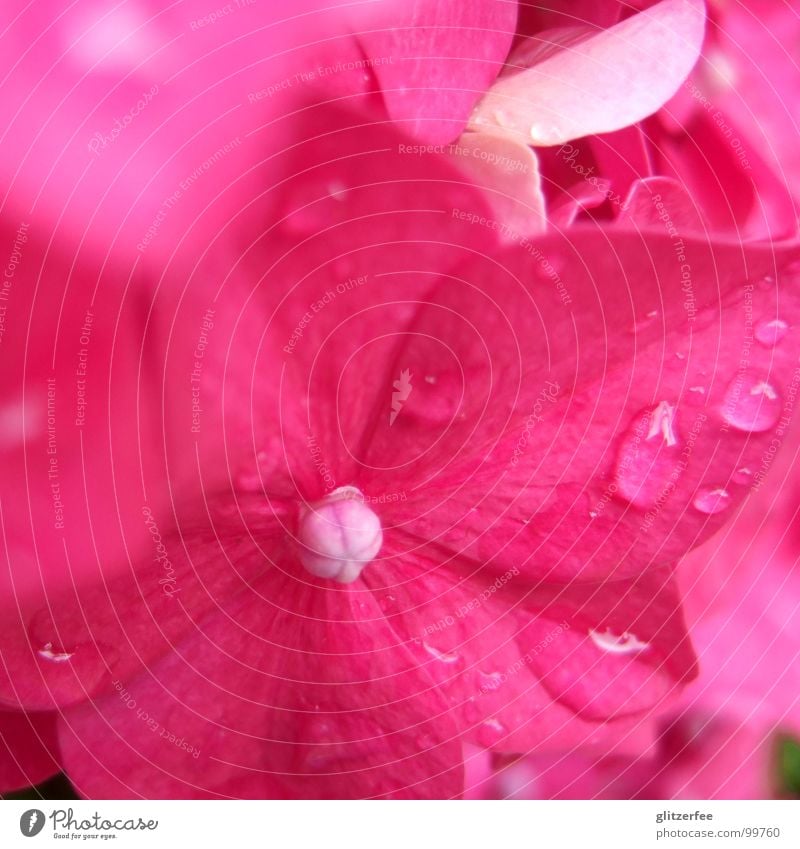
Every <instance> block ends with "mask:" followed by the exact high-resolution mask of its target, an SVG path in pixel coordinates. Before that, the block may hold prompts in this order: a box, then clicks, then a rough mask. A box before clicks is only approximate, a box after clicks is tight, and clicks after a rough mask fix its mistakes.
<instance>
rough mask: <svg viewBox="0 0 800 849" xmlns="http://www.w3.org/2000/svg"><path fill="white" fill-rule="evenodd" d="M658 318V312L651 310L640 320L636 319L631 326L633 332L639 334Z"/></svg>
mask: <svg viewBox="0 0 800 849" xmlns="http://www.w3.org/2000/svg"><path fill="white" fill-rule="evenodd" d="M657 318H658V310H651V311H650V312H649V313H647V314H646V315H644V316H643V317H642V318H640V319H638V320H637V321H635V322H634V324H633V332H634V333H641V332H642V331H643V330H645V329H647V328H648V327H650V325H652V324H653V322H654V321H655V320H656V319H657Z"/></svg>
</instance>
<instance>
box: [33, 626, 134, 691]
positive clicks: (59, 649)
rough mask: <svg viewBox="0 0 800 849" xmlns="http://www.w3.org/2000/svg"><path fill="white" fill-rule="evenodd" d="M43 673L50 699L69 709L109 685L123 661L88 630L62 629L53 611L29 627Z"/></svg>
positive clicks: (44, 686) (42, 678) (41, 682)
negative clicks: (117, 664)
mask: <svg viewBox="0 0 800 849" xmlns="http://www.w3.org/2000/svg"><path fill="white" fill-rule="evenodd" d="M28 637H29V639H30V643H31V645H32V646H36V655H37V657H38V660H39V669H40V670H41V676H42V677H41V680H40V682H39V686H40V687H43V688H44V692H45V693H46V696H47V698H49V699H52V700H53V701H54V702H56V703H58V704H61V705H66V704H70V703H72V702H75V701H83V700H85V699H86V698H87V697H89V696H92V695H94V694H95V693H96V692H97V691H98V690H99V689H100V687H101V686H102V685H103V684H104V683H107V682H108V680H109V678H110V676H111V674H112V669H113V668H114V666H115V664H116V663H117V661H118V659H119V653H118V652H117V650H116V649H114V648H113V647H111V646H109V645H107V644H106V643H103V642H101V641H100V640H98V639H96V637H95V635H94V634H90V633H88V632H86V631H85V629H82V628H80V627H79V628H78V632H76V630H75V628H74V627H72V625H68V626H65V627H64V628H58V627H57V625H56V623H55V622H54V621H53V619H52V617H51V615H50V612H49V610H47V609H43V610H40V611H39V612H38V613H36V614H35V615H34V616H33V618H32V619H31V621H30V623H29V625H28Z"/></svg>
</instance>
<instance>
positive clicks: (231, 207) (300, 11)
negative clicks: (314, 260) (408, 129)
mask: <svg viewBox="0 0 800 849" xmlns="http://www.w3.org/2000/svg"><path fill="white" fill-rule="evenodd" d="M318 6H319V4H317V3H315V2H313V0H310V2H308V3H302V4H298V5H297V6H295V7H294V9H293V14H292V16H291V20H282V18H283V17H284V16H283V15H282V14H281V13H279V12H278V10H277V8H276V7H275V6H274V5H273V4H269V3H266V4H265V3H252V4H242V5H241V7H238V8H236V9H235V10H234V11H233V12H232V13H223V14H219V15H217V16H216V18H215V19H213V20H212V18H211V17H210V15H209V9H208V7H207V5H206V4H202V3H196V2H191V3H183V4H181V6H180V8H179V9H178V8H177V7H168V8H164V7H163V5H162V4H159V3H153V2H149V0H148V2H141V3H137V4H135V5H134V4H130V3H128V4H122V5H119V6H113V5H112V4H109V3H106V2H102V0H87V2H83V3H80V4H77V5H75V6H72V7H69V8H65V7H64V6H63V5H62V4H60V3H56V2H51V0H45V2H43V3H38V4H37V6H36V8H35V9H34V8H33V7H25V8H22V9H11V8H7V7H6V6H4V13H3V15H2V20H0V29H2V31H3V33H4V36H3V43H4V48H5V49H4V51H3V55H2V58H0V80H2V82H0V93H2V98H3V104H4V108H5V112H6V115H7V120H6V122H5V125H4V131H3V132H2V134H0V176H1V177H2V179H3V184H4V186H5V187H6V192H7V196H6V201H7V202H8V203H9V204H10V206H9V207H8V209H9V212H11V213H13V215H14V216H19V217H25V216H28V217H29V218H31V219H32V220H34V221H35V222H36V223H37V224H38V225H39V226H40V227H41V228H43V229H45V230H46V231H47V232H51V231H55V232H57V233H58V234H59V236H60V237H63V238H67V239H70V240H71V241H72V243H74V244H81V243H86V244H87V245H89V246H93V247H94V248H95V249H96V250H98V251H100V252H102V255H104V254H105V253H106V251H109V250H110V251H112V252H113V253H114V255H115V256H116V257H117V259H119V258H120V257H124V258H125V259H126V260H127V261H128V262H131V261H133V260H140V261H152V259H153V258H155V257H158V256H160V257H162V258H163V257H164V256H170V255H171V254H172V252H173V250H174V249H175V246H176V244H179V243H180V240H181V239H182V238H183V237H184V236H185V235H186V233H187V231H189V230H190V229H194V230H195V231H196V234H197V238H198V239H199V240H200V241H201V242H208V241H211V239H213V237H214V236H215V235H216V229H217V228H218V224H219V221H224V220H227V219H228V218H229V217H230V216H232V215H235V214H236V213H237V212H238V211H240V209H241V208H242V206H243V205H244V204H246V203H247V201H248V200H250V199H251V197H250V187H252V186H254V185H255V183H254V182H252V181H251V180H249V179H248V176H249V173H250V169H252V168H253V167H255V166H256V164H257V163H259V162H263V161H265V160H266V159H268V157H269V154H270V152H274V151H276V150H280V149H281V146H282V144H283V143H285V141H286V137H285V135H284V129H283V128H284V126H285V125H284V124H281V122H280V121H277V122H275V119H279V118H281V117H283V116H284V115H285V114H286V113H287V111H290V110H288V109H287V106H286V104H287V102H290V103H291V104H292V107H291V108H292V109H293V108H294V104H296V103H297V102H298V101H300V100H303V99H305V98H307V97H309V96H312V94H313V92H314V89H315V88H316V87H319V86H322V87H324V82H321V81H320V80H319V79H318V78H315V79H312V80H309V81H308V82H306V80H305V79H301V78H300V77H299V76H297V75H298V74H299V73H300V72H301V71H303V72H305V71H307V69H308V67H309V62H308V53H307V51H303V50H298V51H297V52H295V51H293V48H294V47H296V46H299V45H303V44H306V43H307V41H308V40H309V39H312V40H313V32H315V31H317V30H316V28H317V27H319V30H318V31H319V32H322V31H325V34H326V36H328V37H330V36H331V35H335V34H336V33H337V32H341V31H342V29H343V28H344V26H345V20H344V14H343V13H342V12H341V11H338V10H337V9H336V8H335V7H334V8H333V9H330V10H329V11H328V12H322V11H321V10H320V9H319V8H318ZM18 11H19V14H17V12H18ZM340 44H341V45H342V49H341V51H340V55H339V56H336V55H332V56H331V57H330V62H329V63H328V62H327V61H325V62H324V63H323V64H324V65H325V67H328V66H329V65H330V66H333V65H335V64H336V61H341V60H344V61H345V62H347V61H350V60H351V59H353V58H355V54H356V52H357V49H356V45H355V42H354V41H353V39H352V37H350V36H347V37H346V38H345V39H343V40H342V41H341V42H340ZM317 58H321V57H320V56H319V55H318V56H317ZM359 58H360V57H359ZM326 79H336V74H335V73H331V74H330V75H329V76H328V77H326ZM290 98H291V99H290ZM264 124H270V125H271V129H270V133H269V134H268V137H267V136H266V135H265V134H259V133H254V134H251V132H250V131H252V130H254V129H256V128H258V127H260V126H262V125H264Z"/></svg>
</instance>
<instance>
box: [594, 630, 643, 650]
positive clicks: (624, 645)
mask: <svg viewBox="0 0 800 849" xmlns="http://www.w3.org/2000/svg"><path fill="white" fill-rule="evenodd" d="M589 637H590V639H591V641H592V642H593V643H594V644H595V645H596V646H597V648H599V649H602V650H603V651H607V652H609V653H611V654H634V653H636V652H640V651H644V650H645V649H647V648H649V647H650V643H644V642H642V641H641V640H639V639H638V638H637V637H636V635H635V634H631V633H630V632H629V631H623V632H622V634H620V635H617V634H614V633H612V632H611V630H609V629H608V628H606V630H605V631H595V630H594V629H590V630H589Z"/></svg>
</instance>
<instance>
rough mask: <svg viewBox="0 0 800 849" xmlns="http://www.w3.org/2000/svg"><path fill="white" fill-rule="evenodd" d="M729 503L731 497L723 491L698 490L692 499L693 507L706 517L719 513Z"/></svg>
mask: <svg viewBox="0 0 800 849" xmlns="http://www.w3.org/2000/svg"><path fill="white" fill-rule="evenodd" d="M730 503H731V497H730V495H729V494H728V492H727V491H726V490H724V489H719V488H718V489H700V490H698V491H697V494H696V495H695V497H694V502H693V504H694V506H695V507H696V508H697V509H698V510H699V511H700V512H701V513H705V514H706V515H709V516H712V515H713V514H714V513H721V512H722V511H723V510H725V509H726V508H727V507H728V505H729V504H730Z"/></svg>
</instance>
